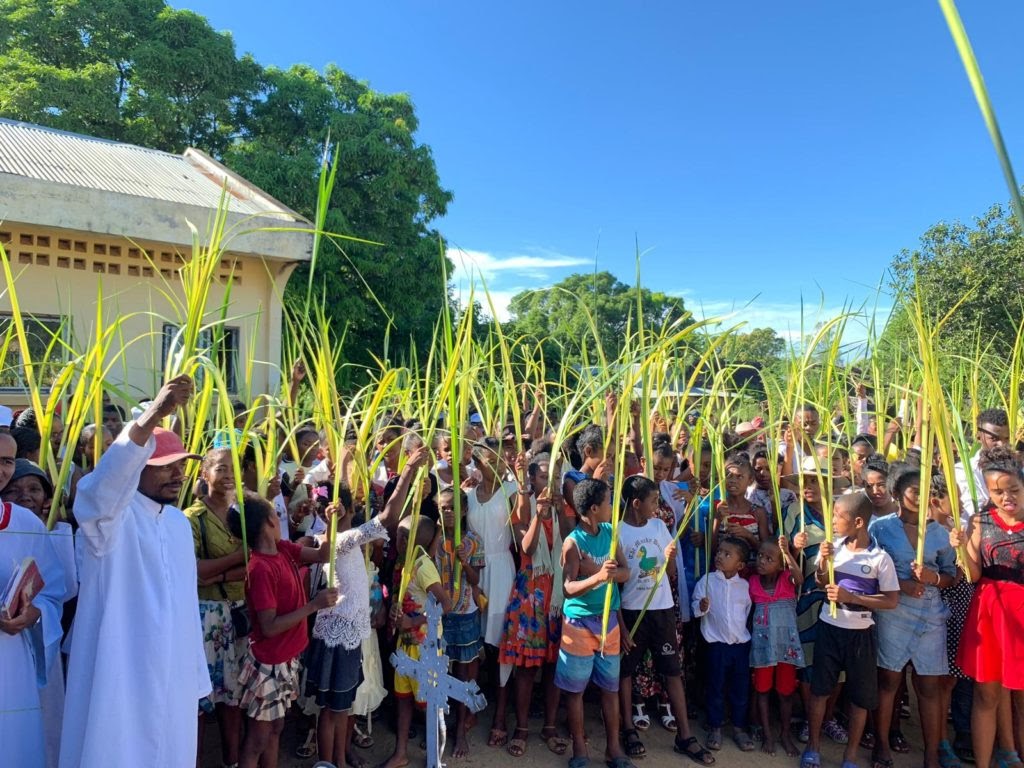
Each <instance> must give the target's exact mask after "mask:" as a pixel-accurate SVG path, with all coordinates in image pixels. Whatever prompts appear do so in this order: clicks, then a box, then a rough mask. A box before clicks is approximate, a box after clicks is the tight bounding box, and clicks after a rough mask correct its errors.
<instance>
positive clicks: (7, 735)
mask: <svg viewBox="0 0 1024 768" xmlns="http://www.w3.org/2000/svg"><path fill="white" fill-rule="evenodd" d="M16 450H17V446H16V444H15V442H14V438H13V437H11V435H10V433H8V432H0V491H2V490H3V489H4V488H5V487H6V486H7V483H8V482H9V480H10V478H11V475H12V474H13V473H14V454H15V452H16ZM0 590H3V591H2V592H0V680H2V681H3V683H2V684H0V748H2V750H3V756H2V758H0V762H2V763H3V764H4V765H16V766H19V768H43V766H45V765H46V751H45V746H44V739H43V716H42V709H41V707H40V701H39V691H40V689H41V688H42V687H43V686H44V685H45V684H46V673H47V670H49V669H52V668H53V667H52V666H51V662H52V661H53V660H54V658H55V657H56V654H57V652H58V649H59V646H60V638H61V626H60V612H61V605H62V600H63V597H64V575H63V571H62V569H61V565H60V559H59V558H58V557H57V552H56V550H55V549H54V547H53V540H52V539H51V538H50V537H49V536H47V535H46V526H44V525H43V523H42V522H41V521H40V520H39V518H38V517H36V516H35V514H33V513H32V512H30V511H29V510H27V509H25V508H24V507H19V506H17V505H14V504H9V503H3V504H0Z"/></svg>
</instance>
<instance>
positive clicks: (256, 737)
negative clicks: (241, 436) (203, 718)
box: [228, 494, 338, 768]
mask: <svg viewBox="0 0 1024 768" xmlns="http://www.w3.org/2000/svg"><path fill="white" fill-rule="evenodd" d="M244 504H245V510H244V511H245V521H244V526H243V520H242V516H241V514H239V512H238V510H237V509H234V508H233V509H232V510H231V512H230V513H229V516H228V524H229V526H230V527H231V531H232V533H233V534H234V535H235V536H237V537H238V538H242V533H243V527H244V529H245V530H244V532H245V536H246V541H247V542H248V544H249V547H250V551H249V565H248V567H247V574H248V580H247V586H246V589H245V601H246V604H247V605H248V606H249V615H250V616H251V617H252V631H251V633H250V634H249V648H248V649H247V650H246V654H245V658H244V659H243V660H242V670H241V673H240V674H239V677H238V682H239V685H240V686H241V688H242V704H241V705H242V708H243V709H244V710H245V711H246V714H247V715H248V716H249V727H248V729H247V730H246V734H245V741H244V742H243V743H242V754H241V760H240V762H239V766H240V768H257V766H258V765H259V764H260V758H261V757H262V759H263V763H262V765H263V768H276V766H277V754H278V741H279V739H280V736H281V730H282V728H283V727H284V715H285V712H287V711H288V707H289V706H290V705H291V703H292V701H294V700H295V698H296V697H297V696H298V693H299V657H300V656H301V655H302V652H303V651H304V650H305V648H306V644H307V642H308V638H307V635H306V622H305V619H306V617H307V616H309V615H310V614H313V613H316V612H317V611H318V610H320V609H321V608H328V607H330V606H332V605H334V604H335V603H336V602H337V600H338V590H337V589H325V590H324V591H322V592H320V593H319V594H318V595H317V596H316V597H315V598H313V600H311V601H308V602H307V600H306V595H305V591H304V589H303V586H302V579H301V578H300V576H299V566H300V565H304V564H307V563H317V562H319V563H325V562H327V560H328V559H329V554H330V550H329V548H328V547H320V548H319V549H314V548H312V547H302V546H299V545H298V544H293V543H292V542H290V541H282V540H281V528H280V525H279V524H278V520H277V515H276V514H275V512H274V507H273V505H272V504H271V503H270V502H269V501H267V500H266V499H263V498H261V497H259V496H257V495H255V494H246V495H245V500H244ZM334 511H335V507H333V506H332V507H328V508H327V514H328V518H329V517H330V515H332V514H333V513H334Z"/></svg>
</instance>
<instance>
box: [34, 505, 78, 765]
mask: <svg viewBox="0 0 1024 768" xmlns="http://www.w3.org/2000/svg"><path fill="white" fill-rule="evenodd" d="M50 536H51V538H52V539H53V547H54V550H55V551H56V553H57V557H58V558H60V564H61V568H62V569H63V570H64V597H63V602H65V603H66V602H67V601H68V600H70V599H72V598H73V597H74V596H75V595H77V594H78V564H77V563H76V561H75V538H74V532H73V531H72V530H71V526H70V525H69V524H68V523H57V524H56V525H55V526H54V527H53V530H52V531H50ZM39 700H40V703H41V704H42V707H43V733H44V735H45V737H46V766H47V768H57V765H58V764H59V763H60V732H61V729H62V728H63V727H64V660H63V658H62V657H61V654H59V653H57V654H54V658H53V661H52V662H51V663H50V671H49V673H48V674H47V676H46V686H45V687H44V688H43V689H42V690H41V691H40V692H39Z"/></svg>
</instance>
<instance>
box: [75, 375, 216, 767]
mask: <svg viewBox="0 0 1024 768" xmlns="http://www.w3.org/2000/svg"><path fill="white" fill-rule="evenodd" d="M191 393H192V381H191V380H190V379H189V378H188V377H187V376H182V377H178V378H176V379H174V380H172V381H170V382H168V383H167V384H166V385H164V387H163V389H161V390H160V394H158V395H157V397H156V399H155V400H154V401H153V402H152V403H151V404H150V405H149V407H148V408H147V409H146V411H145V413H143V414H142V415H141V416H140V417H139V419H138V420H137V421H135V422H132V423H130V424H127V425H125V427H124V430H123V431H122V432H121V434H120V435H119V436H118V438H117V440H116V441H115V442H114V444H113V445H111V447H110V449H109V450H108V451H107V452H106V453H105V454H103V457H102V458H101V459H100V461H99V463H98V464H97V465H96V469H94V470H93V471H92V473H90V474H89V475H86V476H85V477H84V478H82V481H81V482H80V483H79V484H78V495H77V497H76V500H75V517H76V518H77V519H78V523H79V526H80V528H79V531H78V534H77V535H78V537H79V539H80V541H81V544H82V546H81V551H82V562H81V570H80V572H79V578H80V583H81V584H80V589H79V597H78V613H77V615H76V618H75V625H74V630H73V633H72V641H71V652H70V668H69V670H68V681H67V696H66V705H65V711H64V732H63V736H62V738H61V756H60V765H61V768H99V767H100V766H102V767H103V768H107V767H108V766H136V765H138V766H143V765H144V766H147V768H185V767H186V766H189V765H194V764H195V759H196V730H197V729H196V717H197V713H198V703H199V699H200V698H202V697H203V696H206V695H207V694H208V693H210V690H211V686H210V677H209V673H208V671H207V668H206V657H205V655H204V653H203V637H202V629H201V626H200V622H199V602H198V600H197V599H196V560H195V554H194V550H193V544H192V528H191V526H190V525H189V523H188V520H187V519H186V517H185V515H184V514H183V513H182V512H181V510H180V509H178V508H177V507H176V506H175V505H176V503H177V499H178V495H179V493H180V492H181V487H182V483H183V482H184V477H185V474H184V463H185V461H186V460H187V459H190V458H192V459H196V458H199V457H198V456H194V455H191V454H188V453H186V451H185V449H184V446H183V445H182V444H181V440H180V439H179V438H178V437H177V435H175V434H174V433H173V432H170V431H168V430H164V429H160V428H159V427H157V424H159V422H160V421H161V419H163V418H165V417H167V416H171V415H172V414H174V412H175V411H176V410H177V409H178V407H179V406H181V405H183V404H184V403H185V402H187V400H188V398H189V396H190V395H191Z"/></svg>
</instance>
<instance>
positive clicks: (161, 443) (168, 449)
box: [146, 427, 203, 467]
mask: <svg viewBox="0 0 1024 768" xmlns="http://www.w3.org/2000/svg"><path fill="white" fill-rule="evenodd" d="M153 440H154V441H155V442H156V450H154V451H153V455H152V456H150V457H149V461H147V462H146V466H149V467H166V466H167V465H168V464H173V463H174V462H176V461H181V460H182V459H201V458H203V457H202V456H197V455H196V454H194V453H189V452H188V451H186V450H185V445H184V444H183V443H182V442H181V438H180V437H178V436H177V434H175V433H174V432H172V431H171V430H169V429H164V428H163V427H157V428H156V429H154V430H153Z"/></svg>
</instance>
